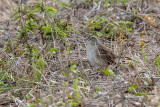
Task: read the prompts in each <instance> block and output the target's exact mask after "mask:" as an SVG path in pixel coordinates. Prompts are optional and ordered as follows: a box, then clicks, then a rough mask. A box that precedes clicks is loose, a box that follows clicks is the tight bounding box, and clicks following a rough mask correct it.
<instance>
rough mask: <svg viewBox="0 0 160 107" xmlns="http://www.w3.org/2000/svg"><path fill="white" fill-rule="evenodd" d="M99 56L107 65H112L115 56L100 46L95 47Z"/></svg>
mask: <svg viewBox="0 0 160 107" xmlns="http://www.w3.org/2000/svg"><path fill="white" fill-rule="evenodd" d="M97 48H98V51H99V55H100V57H101V58H102V59H104V60H105V61H106V62H107V63H108V64H112V63H114V62H115V58H116V55H115V54H114V53H113V52H112V51H111V50H110V49H109V48H107V47H105V46H104V45H102V44H98V45H97Z"/></svg>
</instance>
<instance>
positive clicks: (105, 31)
mask: <svg viewBox="0 0 160 107" xmlns="http://www.w3.org/2000/svg"><path fill="white" fill-rule="evenodd" d="M131 23H132V22H128V21H111V20H109V19H107V18H106V17H105V16H101V17H96V18H95V19H91V20H90V21H89V22H88V23H87V24H88V28H89V30H90V31H91V32H92V33H93V34H96V35H97V36H99V37H105V36H117V35H123V36H127V35H129V33H130V31H131V27H130V24H131Z"/></svg>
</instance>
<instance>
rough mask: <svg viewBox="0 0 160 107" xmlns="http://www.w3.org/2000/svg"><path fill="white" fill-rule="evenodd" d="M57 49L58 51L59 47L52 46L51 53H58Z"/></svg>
mask: <svg viewBox="0 0 160 107" xmlns="http://www.w3.org/2000/svg"><path fill="white" fill-rule="evenodd" d="M57 51H58V49H57V48H51V49H50V52H51V53H56V52H57Z"/></svg>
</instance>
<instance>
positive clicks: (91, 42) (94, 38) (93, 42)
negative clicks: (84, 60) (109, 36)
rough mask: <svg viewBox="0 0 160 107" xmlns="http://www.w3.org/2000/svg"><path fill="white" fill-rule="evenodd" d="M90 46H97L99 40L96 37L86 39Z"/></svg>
mask: <svg viewBox="0 0 160 107" xmlns="http://www.w3.org/2000/svg"><path fill="white" fill-rule="evenodd" d="M86 41H87V43H88V44H92V45H95V43H98V39H97V37H95V36H88V37H87V39H86Z"/></svg>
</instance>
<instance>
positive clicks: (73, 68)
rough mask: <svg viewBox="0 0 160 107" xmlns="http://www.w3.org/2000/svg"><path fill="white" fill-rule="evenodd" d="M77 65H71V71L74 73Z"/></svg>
mask: <svg viewBox="0 0 160 107" xmlns="http://www.w3.org/2000/svg"><path fill="white" fill-rule="evenodd" d="M76 67H77V66H76V65H72V66H71V67H70V69H71V71H73V72H74V73H76Z"/></svg>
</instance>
